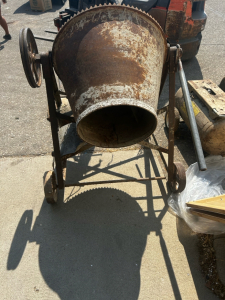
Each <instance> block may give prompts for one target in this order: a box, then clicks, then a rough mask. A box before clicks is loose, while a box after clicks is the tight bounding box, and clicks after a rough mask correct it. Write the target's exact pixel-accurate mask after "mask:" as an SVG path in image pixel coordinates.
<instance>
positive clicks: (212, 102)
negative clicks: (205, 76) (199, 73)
mask: <svg viewBox="0 0 225 300" xmlns="http://www.w3.org/2000/svg"><path fill="white" fill-rule="evenodd" d="M188 86H189V90H190V92H191V91H193V92H194V93H195V94H196V95H197V97H198V98H199V99H200V100H202V101H203V102H204V103H205V104H206V106H207V107H208V108H209V109H210V110H212V112H213V114H214V117H213V115H212V118H213V119H214V118H217V117H219V116H222V115H225V92H224V91H223V90H221V88H219V87H218V86H217V85H216V84H215V83H214V82H213V81H212V80H190V81H188Z"/></svg>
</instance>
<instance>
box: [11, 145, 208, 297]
mask: <svg viewBox="0 0 225 300" xmlns="http://www.w3.org/2000/svg"><path fill="white" fill-rule="evenodd" d="M91 155H99V164H97V165H95V166H89V165H88V163H89V160H90V157H91ZM140 156H141V157H143V159H144V162H145V174H141V173H140V176H142V175H143V177H150V176H151V174H150V164H151V165H152V167H153V169H154V173H155V176H160V175H162V174H159V170H158V168H157V164H156V162H155V159H154V157H153V155H152V152H151V151H150V150H143V152H142V153H140ZM140 156H139V158H140ZM75 159H76V161H74V162H72V161H69V162H68V167H67V168H68V177H69V180H72V179H73V181H78V180H81V179H83V178H85V176H86V178H87V176H90V177H91V175H88V174H89V173H92V175H93V174H95V173H97V172H104V173H107V174H109V175H112V172H113V171H112V170H111V169H112V168H113V167H115V165H121V164H124V163H126V162H128V161H132V160H133V161H134V163H135V159H136V158H135V157H134V158H129V159H128V160H127V161H122V162H119V163H113V162H112V163H111V164H109V165H108V166H107V167H105V168H102V169H99V165H100V164H101V154H92V153H87V154H85V155H81V156H79V157H78V158H75ZM78 163H79V164H78ZM77 165H79V166H80V168H78V167H77ZM75 170H76V172H75ZM114 175H115V174H114ZM118 178H129V177H127V176H124V175H122V174H118ZM143 184H145V186H146V196H145V195H143V196H145V197H139V198H133V197H131V196H130V195H128V194H127V193H125V192H123V191H121V190H119V189H115V188H105V187H100V188H95V189H90V190H87V191H85V192H83V193H80V194H78V192H79V190H78V188H76V189H74V190H73V191H72V193H71V194H70V195H69V196H68V197H67V198H66V199H65V202H64V203H63V201H62V193H61V195H59V196H60V197H59V198H60V199H61V201H59V202H58V204H57V205H54V206H50V205H48V204H47V203H46V201H45V200H44V201H43V205H42V207H41V210H40V213H39V215H38V217H37V218H36V220H35V221H34V225H33V228H32V229H31V224H32V218H33V211H32V210H27V211H25V212H24V214H23V216H22V218H21V220H20V222H19V224H18V227H17V229H16V232H15V235H14V238H13V241H12V244H11V248H10V251H9V256H8V261H7V270H15V269H16V268H17V267H18V265H19V263H20V260H21V258H22V256H23V254H24V251H25V247H26V243H27V242H30V243H31V242H36V243H37V244H39V245H40V248H39V267H40V271H41V274H42V276H43V278H44V280H45V281H46V283H47V284H48V286H49V287H50V288H51V289H52V290H53V291H55V292H56V293H57V294H58V295H59V297H60V299H62V300H68V299H84V300H87V299H96V300H101V299H102V300H103V299H104V300H108V299H109V300H112V299H115V300H120V299H121V300H122V299H129V300H132V299H133V300H136V299H138V296H139V292H140V282H141V278H140V267H141V260H142V255H143V253H144V250H145V247H146V241H147V236H148V235H149V234H151V233H153V234H156V235H158V236H159V240H160V245H161V249H162V253H163V257H164V261H165V265H166V267H167V272H168V276H169V279H170V283H171V286H172V289H173V293H174V298H175V299H176V300H180V299H182V297H181V294H180V290H179V286H178V284H177V280H176V276H175V273H174V270H173V266H172V262H171V259H170V256H169V253H168V250H167V246H166V243H165V240H164V238H163V235H162V232H161V229H162V224H161V221H162V219H163V217H164V216H165V214H166V212H167V209H168V207H167V202H166V199H167V197H168V195H167V192H166V190H165V188H164V185H163V183H162V181H158V184H159V188H160V190H161V194H162V197H163V199H164V202H165V206H164V208H163V209H162V210H160V211H157V217H156V214H155V211H154V207H153V199H154V197H153V193H152V184H151V182H148V183H143ZM158 197H159V196H158ZM160 197H161V196H160ZM146 198H147V207H148V208H147V212H144V211H143V210H142V209H141V207H140V206H139V204H138V202H137V201H136V200H142V199H146ZM60 199H59V200H60ZM189 247H190V245H189ZM193 271H194V269H193ZM194 276H195V274H194ZM197 288H198V286H196V289H197ZM199 295H200V296H199V299H203V296H204V294H202V295H201V293H199ZM204 299H205V298H204Z"/></svg>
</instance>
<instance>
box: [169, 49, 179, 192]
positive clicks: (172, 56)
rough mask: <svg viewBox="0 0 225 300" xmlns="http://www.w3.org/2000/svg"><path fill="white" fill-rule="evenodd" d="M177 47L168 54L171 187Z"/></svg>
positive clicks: (170, 181) (170, 177) (172, 176)
mask: <svg viewBox="0 0 225 300" xmlns="http://www.w3.org/2000/svg"><path fill="white" fill-rule="evenodd" d="M176 60H177V47H171V48H170V53H169V66H168V69H169V107H168V113H169V141H168V142H169V143H168V148H169V155H168V183H169V185H170V186H171V185H173V181H174V166H173V165H174V121H175V115H174V108H175V79H176V70H177V61H176Z"/></svg>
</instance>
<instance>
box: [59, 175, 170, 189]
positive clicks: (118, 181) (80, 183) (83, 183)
mask: <svg viewBox="0 0 225 300" xmlns="http://www.w3.org/2000/svg"><path fill="white" fill-rule="evenodd" d="M162 179H166V177H150V178H132V179H118V180H105V181H89V182H77V183H74V184H65V187H70V186H85V185H95V184H106V183H121V182H139V181H150V180H162Z"/></svg>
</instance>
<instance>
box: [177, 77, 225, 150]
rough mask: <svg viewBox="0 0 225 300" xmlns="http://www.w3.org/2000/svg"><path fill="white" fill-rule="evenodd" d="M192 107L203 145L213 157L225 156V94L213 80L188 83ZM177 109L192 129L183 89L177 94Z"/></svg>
mask: <svg viewBox="0 0 225 300" xmlns="http://www.w3.org/2000/svg"><path fill="white" fill-rule="evenodd" d="M188 87H189V91H190V93H191V96H192V97H191V99H192V106H193V110H194V114H195V119H196V123H197V126H198V131H199V135H200V139H201V143H202V148H203V149H204V150H205V151H206V152H207V153H208V154H211V155H222V156H224V155H225V139H224V137H225V114H224V113H225V93H224V92H223V91H222V90H221V89H220V88H219V87H218V86H217V85H216V84H215V83H213V82H212V81H211V80H196V81H194V80H193V81H192V80H191V81H189V82H188ZM176 107H177V108H178V110H179V112H180V115H181V117H182V118H183V120H184V122H185V123H186V124H187V126H188V127H189V128H190V124H189V121H188V116H187V111H186V107H185V102H184V97H183V92H182V89H179V90H178V92H177V93H176Z"/></svg>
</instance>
